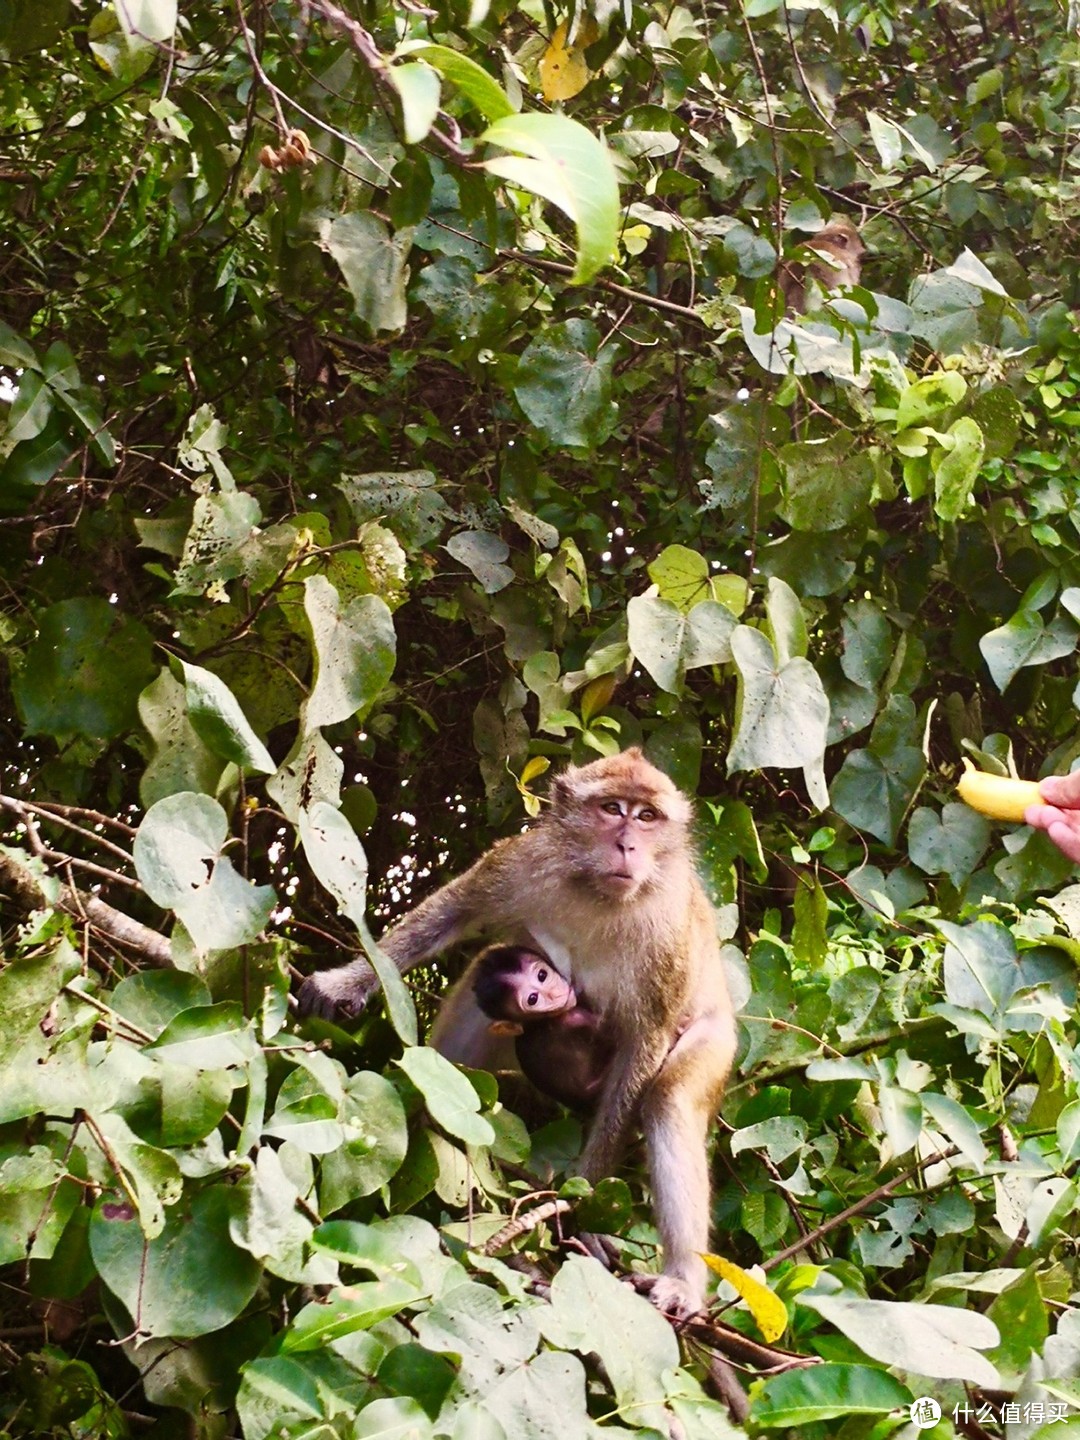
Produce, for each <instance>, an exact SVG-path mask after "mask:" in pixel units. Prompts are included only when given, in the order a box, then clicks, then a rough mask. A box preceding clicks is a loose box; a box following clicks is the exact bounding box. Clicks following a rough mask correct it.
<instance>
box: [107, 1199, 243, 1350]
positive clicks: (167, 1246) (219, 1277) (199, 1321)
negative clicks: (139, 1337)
mask: <svg viewBox="0 0 1080 1440" xmlns="http://www.w3.org/2000/svg"><path fill="white" fill-rule="evenodd" d="M241 1203H242V1202H241V1201H240V1197H239V1196H238V1195H237V1194H236V1192H235V1191H234V1190H233V1189H232V1187H231V1186H228V1185H211V1186H209V1187H207V1188H206V1189H204V1190H200V1191H198V1192H196V1193H195V1194H193V1195H191V1196H190V1198H187V1199H185V1201H184V1203H183V1204H179V1205H174V1206H172V1207H170V1209H169V1211H168V1212H167V1216H166V1221H165V1228H164V1229H163V1230H162V1232H161V1234H160V1235H158V1236H157V1237H156V1238H155V1239H152V1240H147V1239H146V1237H145V1236H144V1235H143V1232H142V1230H141V1229H140V1227H139V1222H138V1220H137V1219H136V1218H135V1216H134V1215H133V1214H132V1213H131V1211H130V1210H129V1209H128V1207H127V1206H126V1205H125V1204H123V1203H122V1202H120V1201H119V1200H118V1199H117V1197H116V1195H115V1194H114V1193H111V1192H108V1191H106V1192H105V1194H103V1195H102V1196H101V1198H100V1199H99V1200H98V1202H97V1204H96V1205H95V1207H94V1213H93V1217H92V1218H91V1221H90V1251H91V1254H92V1255H93V1257H94V1264H95V1265H96V1266H97V1268H98V1273H99V1274H100V1276H101V1278H102V1280H104V1282H105V1284H106V1285H107V1286H108V1287H109V1289H110V1290H111V1291H112V1292H113V1294H114V1295H115V1296H116V1297H117V1299H118V1300H120V1301H121V1303H122V1304H123V1305H124V1307H125V1309H126V1310H127V1312H128V1314H129V1315H130V1316H131V1317H132V1319H133V1320H135V1319H136V1318H137V1320H138V1324H139V1326H140V1328H141V1330H142V1331H143V1333H144V1334H146V1335H160V1336H173V1337H175V1338H177V1339H180V1338H184V1337H190V1336H194V1335H209V1334H210V1333H211V1331H214V1330H220V1329H221V1327H222V1326H223V1325H227V1324H228V1323H229V1321H230V1320H234V1319H235V1318H236V1316H237V1315H239V1314H240V1312H241V1311H242V1310H243V1309H244V1308H245V1306H246V1305H247V1304H248V1302H249V1301H250V1300H251V1298H252V1296H253V1295H254V1294H255V1291H256V1289H257V1288H258V1284H259V1279H260V1277H261V1274H262V1267H261V1266H260V1265H259V1264H258V1263H257V1262H256V1261H255V1259H254V1258H253V1257H252V1256H251V1255H249V1254H248V1253H247V1252H246V1251H245V1250H241V1249H240V1248H239V1247H238V1246H236V1245H234V1244H233V1243H232V1241H231V1239H230V1238H229V1225H230V1221H231V1218H232V1216H233V1215H234V1214H236V1213H237V1211H238V1210H239V1208H240V1205H241ZM208 1256H213V1264H212V1265H210V1264H207V1257H208Z"/></svg>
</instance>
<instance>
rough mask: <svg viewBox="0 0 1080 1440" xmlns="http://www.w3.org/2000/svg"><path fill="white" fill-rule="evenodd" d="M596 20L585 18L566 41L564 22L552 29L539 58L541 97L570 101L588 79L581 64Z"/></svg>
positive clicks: (589, 72) (587, 69) (586, 66)
mask: <svg viewBox="0 0 1080 1440" xmlns="http://www.w3.org/2000/svg"><path fill="white" fill-rule="evenodd" d="M598 33H599V32H598V31H597V28H596V22H595V21H594V20H586V21H585V22H584V24H583V25H582V26H581V28H580V29H579V31H578V33H577V35H576V36H575V38H574V43H573V44H572V45H568V44H567V43H566V36H567V24H566V21H565V20H564V21H563V22H562V23H561V24H560V25H558V26H557V27H556V29H555V34H554V35H552V37H551V42H550V44H549V45H548V47H547V49H546V50H545V51H544V53H543V55H542V56H541V58H540V89H541V93H542V94H543V97H544V99H545V100H547V101H548V102H549V103H550V102H551V101H552V100H572V99H573V98H574V96H575V95H578V94H580V93H581V91H582V90H584V89H585V86H586V85H587V84H588V83H589V81H590V80H591V79H592V72H591V71H590V69H589V67H588V65H587V64H586V63H585V47H586V46H587V45H591V44H592V43H593V41H594V40H595V39H596V37H597V35H598Z"/></svg>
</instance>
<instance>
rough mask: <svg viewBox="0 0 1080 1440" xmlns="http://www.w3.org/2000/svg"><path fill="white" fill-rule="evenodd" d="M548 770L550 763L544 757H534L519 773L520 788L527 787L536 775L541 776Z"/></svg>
mask: <svg viewBox="0 0 1080 1440" xmlns="http://www.w3.org/2000/svg"><path fill="white" fill-rule="evenodd" d="M550 768H551V761H550V760H549V759H548V758H547V756H546V755H534V756H533V757H532V759H531V760H529V761H528V762H527V763H526V765H525V769H524V770H522V772H521V781H520V783H521V786H522V788H525V787H526V786H528V785H529V783H530V782H531V781H533V780H535V779H536V777H537V776H538V775H543V773H544V771H545V770H549V769H550Z"/></svg>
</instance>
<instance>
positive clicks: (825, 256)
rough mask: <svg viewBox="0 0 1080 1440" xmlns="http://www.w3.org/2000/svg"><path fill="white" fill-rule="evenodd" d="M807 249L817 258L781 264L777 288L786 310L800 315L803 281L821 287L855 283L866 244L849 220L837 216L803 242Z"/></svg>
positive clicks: (803, 297)
mask: <svg viewBox="0 0 1080 1440" xmlns="http://www.w3.org/2000/svg"><path fill="white" fill-rule="evenodd" d="M804 244H805V248H806V249H808V250H816V251H817V252H818V253H819V254H820V255H821V257H822V258H821V259H820V260H811V261H810V262H809V263H808V264H806V265H802V264H800V263H798V262H792V263H789V264H785V265H781V267H780V288H781V290H782V291H783V292H784V303H785V304H786V306H787V308H788V309H789V310H793V311H795V313H796V314H797V315H801V314H802V313H803V311H804V310H805V309H806V282H807V280H808V279H810V280H816V281H817V283H818V284H819V285H820V286H821V288H822V289H823V290H835V289H837V288H838V287H839V286H841V285H858V283H859V280H860V277H861V275H862V257H863V255H864V254H865V253H866V246H865V245H864V244H863V242H862V237H861V236H860V235H859V232H858V230H856V228H855V226H854V225H853V224H852V223H851V221H850V220H847V219H845V218H844V217H843V216H841V217H840V218H839V219H836V220H830V221H829V223H828V225H826V226H824V228H823V229H821V230H819V231H818V232H817V233H816V234H815V235H812V236H811V237H810V238H809V240H807V241H805V242H804Z"/></svg>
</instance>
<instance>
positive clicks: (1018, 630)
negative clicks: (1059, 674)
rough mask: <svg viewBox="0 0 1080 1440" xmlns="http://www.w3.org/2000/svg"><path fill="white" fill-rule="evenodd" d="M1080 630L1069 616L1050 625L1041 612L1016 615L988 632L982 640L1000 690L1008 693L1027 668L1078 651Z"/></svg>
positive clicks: (1020, 611)
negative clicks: (1015, 677)
mask: <svg viewBox="0 0 1080 1440" xmlns="http://www.w3.org/2000/svg"><path fill="white" fill-rule="evenodd" d="M1078 634H1080V631H1078V630H1077V627H1076V625H1075V624H1074V623H1073V621H1072V620H1071V619H1070V618H1069V617H1068V616H1067V615H1057V616H1055V618H1054V619H1053V620H1052V621H1051V622H1050V624H1049V625H1047V624H1046V623H1045V621H1044V620H1043V618H1042V616H1041V615H1040V614H1039V612H1038V611H1037V610H1018V611H1017V612H1016V614H1015V615H1014V616H1013V617H1012V618H1011V619H1010V620H1007V621H1006V622H1005V624H1004V625H999V626H998V627H997V628H996V629H995V630H988V631H987V633H986V634H985V635H984V636H983V637H982V639H981V640H980V641H979V649H980V650H981V651H982V654H983V659H984V660H985V661H986V666H987V669H988V670H989V671H990V675H991V677H992V679H993V681H994V684H995V685H996V686H997V687H998V689H999V690H1004V689H1005V688H1006V686H1007V685H1008V684H1009V683H1010V681H1011V680H1012V679H1013V677H1014V676H1015V675H1016V674H1017V673H1018V671H1020V670H1022V669H1023V668H1024V666H1025V665H1047V664H1049V663H1050V661H1051V660H1060V659H1061V658H1062V657H1063V656H1065V655H1071V654H1072V653H1073V651H1074V650H1075V649H1076V640H1077V635H1078Z"/></svg>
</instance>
